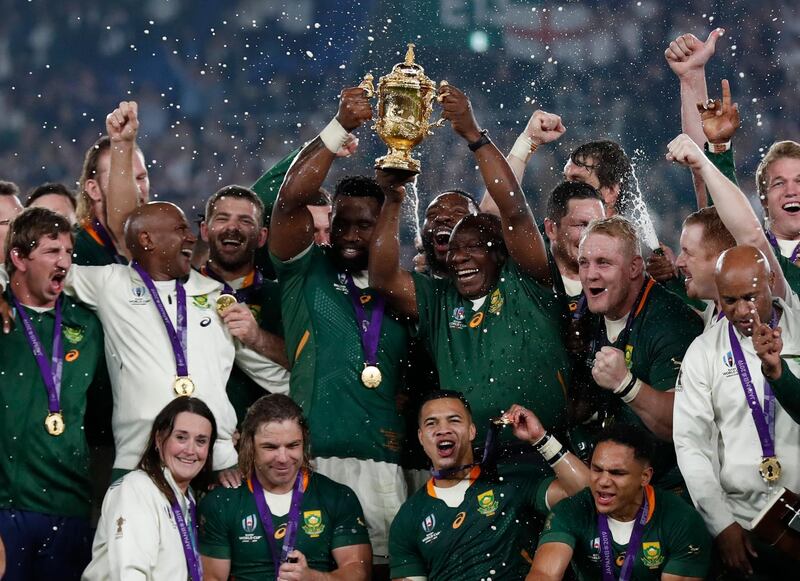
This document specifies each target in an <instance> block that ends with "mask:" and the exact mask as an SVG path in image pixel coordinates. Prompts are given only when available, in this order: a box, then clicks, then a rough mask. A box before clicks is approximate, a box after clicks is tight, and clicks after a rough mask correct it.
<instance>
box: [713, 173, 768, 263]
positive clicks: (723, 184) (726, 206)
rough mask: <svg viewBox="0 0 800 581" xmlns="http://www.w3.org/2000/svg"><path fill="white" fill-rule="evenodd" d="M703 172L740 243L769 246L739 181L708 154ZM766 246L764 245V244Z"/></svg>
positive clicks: (725, 223) (719, 212)
mask: <svg viewBox="0 0 800 581" xmlns="http://www.w3.org/2000/svg"><path fill="white" fill-rule="evenodd" d="M700 175H701V176H702V177H703V180H704V181H705V183H706V186H707V187H708V191H709V194H710V195H711V197H712V198H713V199H714V204H715V206H716V208H717V213H718V214H719V218H720V220H722V223H723V224H724V225H725V227H726V228H728V230H730V233H731V234H732V235H733V237H734V238H735V239H736V243H737V244H739V245H745V244H746V245H751V246H757V247H759V248H761V249H762V250H764V249H765V248H767V249H768V248H769V242H767V239H766V236H765V235H764V231H763V230H762V228H761V223H760V222H759V220H758V218H757V217H756V214H755V212H753V208H752V206H750V202H749V201H748V200H747V197H746V196H745V195H744V193H743V192H742V190H740V189H739V188H738V187H737V186H736V184H734V183H733V182H732V181H731V180H729V179H728V178H727V177H725V175H723V173H722V172H721V171H720V170H719V169H718V168H717V167H716V166H715V165H714V164H713V163H711V161H709V160H708V158H705V161H704V163H703V166H702V167H701V168H700ZM764 245H765V247H762V246H764Z"/></svg>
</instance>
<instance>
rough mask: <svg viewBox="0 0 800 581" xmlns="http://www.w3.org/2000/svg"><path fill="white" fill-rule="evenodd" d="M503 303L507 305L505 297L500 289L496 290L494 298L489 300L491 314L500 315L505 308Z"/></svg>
mask: <svg viewBox="0 0 800 581" xmlns="http://www.w3.org/2000/svg"><path fill="white" fill-rule="evenodd" d="M503 303H505V300H503V295H502V293H501V292H500V289H499V288H496V289H494V292H493V293H492V296H491V297H490V298H489V314H491V315H499V314H500V311H501V310H502V308H503Z"/></svg>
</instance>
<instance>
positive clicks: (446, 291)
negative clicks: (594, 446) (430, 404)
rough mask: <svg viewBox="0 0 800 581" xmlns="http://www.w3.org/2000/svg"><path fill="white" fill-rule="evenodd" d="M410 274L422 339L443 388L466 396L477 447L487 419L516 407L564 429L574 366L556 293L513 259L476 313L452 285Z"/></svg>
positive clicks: (508, 261) (471, 304) (508, 262)
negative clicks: (562, 329) (563, 337)
mask: <svg viewBox="0 0 800 581" xmlns="http://www.w3.org/2000/svg"><path fill="white" fill-rule="evenodd" d="M413 276H414V284H415V286H416V299H417V310H418V312H419V323H418V326H417V331H416V332H417V335H418V336H419V337H420V338H421V339H422V340H423V341H424V342H425V343H426V345H427V347H428V350H429V351H430V352H431V354H432V355H433V360H434V363H435V364H436V369H437V371H438V372H439V382H440V384H441V386H442V389H457V390H459V391H462V392H463V393H464V395H465V396H466V398H467V400H468V401H469V403H470V406H471V407H472V416H473V419H474V421H475V425H476V427H477V428H478V437H477V441H479V442H481V441H483V438H484V437H485V434H486V428H487V425H488V422H489V418H491V417H495V416H499V415H500V413H501V412H502V411H504V410H506V409H508V408H509V407H511V405H512V404H514V403H519V404H521V405H524V406H525V407H527V408H529V409H531V410H533V411H534V412H536V415H537V416H538V417H539V419H540V420H541V421H542V424H544V426H545V428H547V429H548V430H553V429H557V428H559V427H561V425H562V423H563V422H564V420H565V417H566V393H565V391H566V387H565V386H566V385H567V381H568V373H567V372H568V369H569V362H568V360H567V353H566V350H565V349H564V346H563V343H562V340H561V335H560V316H561V308H562V307H561V303H560V302H559V300H558V299H557V298H556V295H555V293H554V292H553V290H552V289H548V288H546V287H544V286H542V285H540V284H539V283H537V282H536V281H534V280H533V279H532V278H530V277H529V276H528V275H526V274H524V273H523V272H522V271H521V270H520V269H519V267H518V266H517V265H516V264H515V263H514V262H513V261H512V260H510V259H509V260H507V261H506V263H505V265H504V266H503V268H502V270H501V271H500V277H499V280H498V282H497V286H495V287H494V288H493V289H492V290H490V291H489V293H488V296H487V297H486V300H485V301H484V303H483V305H482V306H481V307H480V308H478V309H477V310H473V303H472V301H471V300H470V299H467V298H464V297H462V296H460V295H459V294H458V291H457V290H456V287H455V285H454V284H453V283H452V282H451V281H450V280H449V279H432V278H429V277H427V276H425V275H422V274H417V273H414V274H413ZM503 437H504V438H505V439H510V438H511V435H510V434H504V435H503Z"/></svg>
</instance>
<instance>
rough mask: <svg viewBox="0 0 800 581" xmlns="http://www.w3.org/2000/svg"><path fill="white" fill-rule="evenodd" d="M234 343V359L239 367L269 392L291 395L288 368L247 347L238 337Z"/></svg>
mask: <svg viewBox="0 0 800 581" xmlns="http://www.w3.org/2000/svg"><path fill="white" fill-rule="evenodd" d="M233 345H234V347H235V349H236V356H235V358H234V359H235V361H236V365H237V366H238V367H239V369H241V370H242V371H244V372H245V373H246V374H247V376H248V377H250V378H251V379H252V380H253V381H255V382H256V383H257V384H258V385H260V386H261V387H263V388H264V389H265V390H267V391H268V392H269V393H282V394H285V395H289V372H288V371H287V370H286V369H284V368H283V367H282V366H280V365H278V364H277V363H275V362H274V361H272V360H270V359H267V358H266V357H264V356H263V355H261V354H260V353H256V352H255V351H253V350H252V349H250V348H248V347H245V346H244V345H243V344H242V342H241V341H239V340H238V339H234V341H233Z"/></svg>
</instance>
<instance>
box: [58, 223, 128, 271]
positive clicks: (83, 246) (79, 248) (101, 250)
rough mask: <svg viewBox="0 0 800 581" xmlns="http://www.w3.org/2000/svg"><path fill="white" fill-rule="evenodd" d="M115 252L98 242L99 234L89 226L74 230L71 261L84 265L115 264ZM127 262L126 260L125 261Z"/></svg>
mask: <svg viewBox="0 0 800 581" xmlns="http://www.w3.org/2000/svg"><path fill="white" fill-rule="evenodd" d="M115 256H116V254H115V253H112V252H110V251H109V250H108V249H106V247H105V246H103V244H102V242H100V238H99V236H98V235H97V234H96V233H95V232H94V230H92V229H91V226H89V227H83V226H80V227H78V229H77V230H75V244H74V246H73V248H72V262H73V263H74V264H82V265H85V266H105V265H106V264H115V263H116V260H115ZM126 264H127V261H126Z"/></svg>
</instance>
